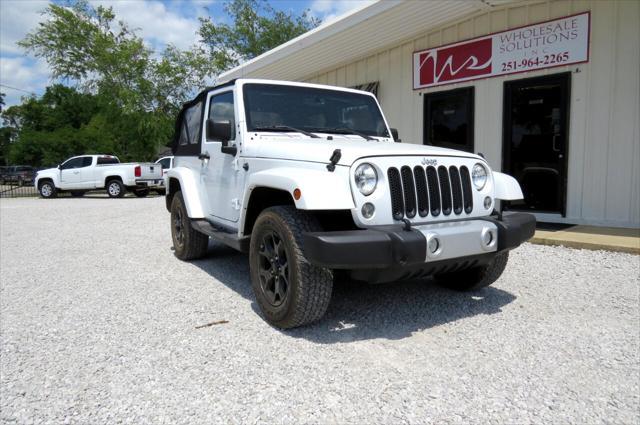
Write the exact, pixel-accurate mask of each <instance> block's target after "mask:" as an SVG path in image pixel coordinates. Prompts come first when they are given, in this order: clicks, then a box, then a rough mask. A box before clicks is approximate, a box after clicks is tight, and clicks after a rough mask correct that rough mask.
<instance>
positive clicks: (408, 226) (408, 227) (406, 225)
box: [402, 218, 411, 232]
mask: <svg viewBox="0 0 640 425" xmlns="http://www.w3.org/2000/svg"><path fill="white" fill-rule="evenodd" d="M402 222H403V223H404V227H403V228H402V230H404V231H405V232H409V231H411V222H410V221H409V219H408V218H403V219H402Z"/></svg>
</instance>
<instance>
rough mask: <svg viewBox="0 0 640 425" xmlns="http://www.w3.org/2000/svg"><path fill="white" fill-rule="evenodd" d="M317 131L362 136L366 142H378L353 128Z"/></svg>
mask: <svg viewBox="0 0 640 425" xmlns="http://www.w3.org/2000/svg"><path fill="white" fill-rule="evenodd" d="M314 130H315V131H320V132H322V133H342V134H355V135H356V136H360V137H362V138H364V139H366V140H376V139H374V138H373V137H371V136H368V135H366V134H364V133H361V132H359V131H358V130H354V129H352V128H347V127H339V128H328V127H325V128H314Z"/></svg>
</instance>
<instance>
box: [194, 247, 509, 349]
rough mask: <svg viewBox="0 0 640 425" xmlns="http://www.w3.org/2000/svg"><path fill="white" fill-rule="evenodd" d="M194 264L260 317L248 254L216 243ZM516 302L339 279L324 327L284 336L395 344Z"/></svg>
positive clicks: (420, 285)
mask: <svg viewBox="0 0 640 425" xmlns="http://www.w3.org/2000/svg"><path fill="white" fill-rule="evenodd" d="M193 264H194V265H196V266H197V267H199V268H200V269H202V270H204V271H205V272H207V273H208V274H209V275H211V276H213V277H214V278H216V279H217V280H219V281H220V282H222V283H223V284H225V285H226V286H227V287H229V288H230V289H232V290H234V291H235V292H237V293H238V294H240V295H242V296H243V297H244V298H246V299H249V300H251V301H252V308H253V310H254V311H255V312H256V314H257V315H259V316H261V313H260V311H259V309H258V306H257V304H256V302H255V298H254V295H253V291H252V289H251V282H250V280H249V279H250V278H249V260H248V257H247V255H244V254H241V253H238V252H237V251H235V250H233V249H231V248H228V247H226V246H223V245H220V244H217V243H213V244H211V245H210V246H209V253H208V255H207V257H206V258H205V259H202V260H198V261H194V262H193ZM515 299H516V297H515V296H514V295H513V294H511V293H509V292H506V291H503V290H501V289H498V288H494V287H488V288H485V289H482V290H480V291H476V292H455V291H451V290H447V289H443V288H440V287H439V286H436V285H435V284H433V283H432V282H431V281H428V280H426V281H412V282H398V283H390V284H381V285H369V284H366V283H361V282H355V281H349V280H340V281H337V282H336V283H335V284H334V286H333V296H332V298H331V304H329V308H328V309H327V312H326V314H325V316H324V318H323V319H322V320H320V322H318V323H315V324H312V325H310V326H306V327H303V328H298V329H292V330H287V331H283V332H284V333H285V334H286V335H289V336H291V337H294V338H304V339H307V340H310V341H313V342H317V343H321V344H332V343H336V342H342V343H344V342H351V341H358V340H365V339H376V338H385V339H393V340H395V339H402V338H406V337H409V336H411V334H412V333H414V332H418V331H422V330H425V329H429V328H431V327H434V326H437V325H441V324H444V323H450V322H455V321H456V320H460V319H464V318H466V317H473V316H478V315H484V314H495V313H499V312H500V311H501V309H502V307H504V306H505V305H507V304H509V303H511V302H512V301H514V300H515Z"/></svg>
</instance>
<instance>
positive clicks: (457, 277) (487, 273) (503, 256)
mask: <svg viewBox="0 0 640 425" xmlns="http://www.w3.org/2000/svg"><path fill="white" fill-rule="evenodd" d="M508 260H509V251H504V252H501V253H499V254H498V255H496V257H495V258H494V259H493V260H491V262H490V263H489V264H486V265H484V266H481V267H475V268H472V269H467V270H461V271H459V272H452V273H445V274H441V275H437V276H435V280H436V282H437V283H438V284H439V285H441V286H444V287H446V288H449V289H454V290H456V291H475V290H478V289H482V288H484V287H486V286H489V285H491V284H492V283H493V282H495V281H496V280H498V278H499V277H500V275H502V272H503V271H504V269H505V267H506V266H507V261H508Z"/></svg>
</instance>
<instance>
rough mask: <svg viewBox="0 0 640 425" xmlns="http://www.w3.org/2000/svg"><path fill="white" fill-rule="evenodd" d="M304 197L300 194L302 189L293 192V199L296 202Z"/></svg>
mask: <svg viewBox="0 0 640 425" xmlns="http://www.w3.org/2000/svg"><path fill="white" fill-rule="evenodd" d="M301 196H302V192H300V189H298V188H297V187H296V188H295V189H294V190H293V199H295V200H296V201H297V200H298V199H300V197H301Z"/></svg>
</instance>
